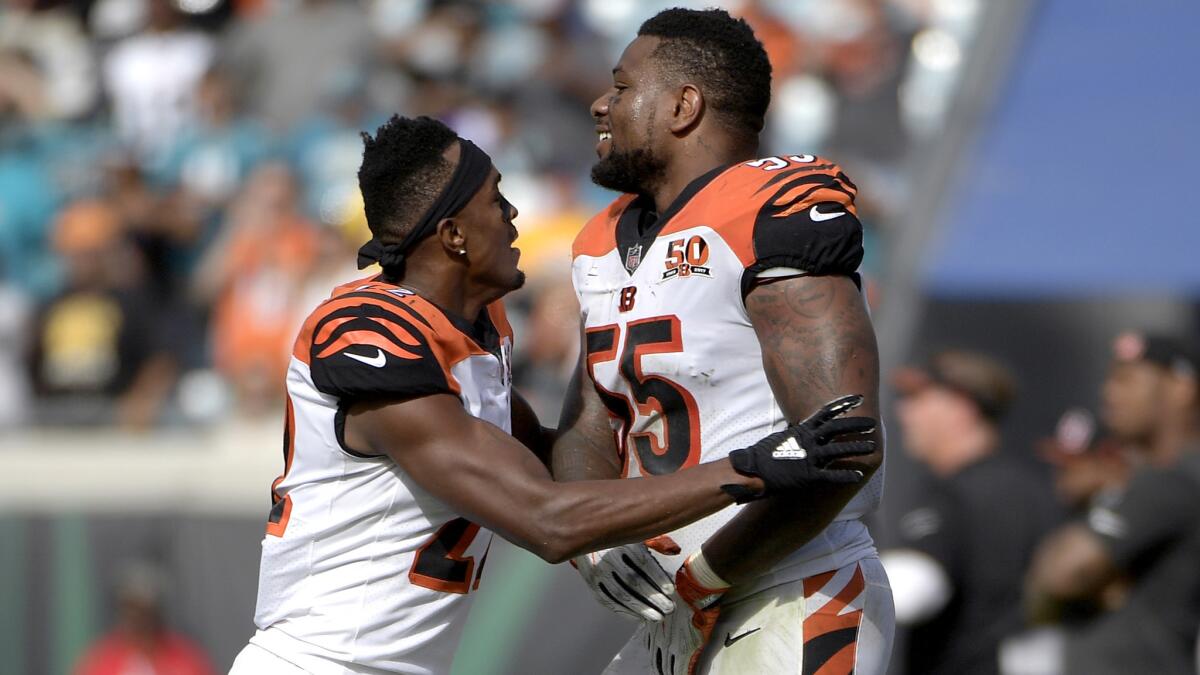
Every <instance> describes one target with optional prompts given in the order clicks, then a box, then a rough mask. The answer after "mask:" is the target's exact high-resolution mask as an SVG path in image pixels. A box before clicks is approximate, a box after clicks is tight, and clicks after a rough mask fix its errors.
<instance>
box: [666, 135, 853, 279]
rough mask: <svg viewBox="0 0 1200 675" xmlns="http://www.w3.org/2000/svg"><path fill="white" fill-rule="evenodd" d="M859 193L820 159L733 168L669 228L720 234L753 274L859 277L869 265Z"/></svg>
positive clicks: (768, 160) (835, 168) (773, 160)
mask: <svg viewBox="0 0 1200 675" xmlns="http://www.w3.org/2000/svg"><path fill="white" fill-rule="evenodd" d="M857 194H858V188H857V187H855V185H854V183H853V182H852V181H851V180H850V178H849V177H847V176H846V174H845V173H844V172H843V171H842V169H841V167H839V166H838V165H837V164H835V163H834V162H832V161H829V160H826V159H824V158H822V157H817V156H815V155H788V156H786V157H766V158H763V159H757V160H754V161H750V162H744V163H742V164H739V165H737V166H733V167H730V168H729V169H727V170H726V171H725V172H723V173H722V174H721V175H720V176H718V177H717V178H716V179H715V180H713V182H712V183H710V184H709V185H708V186H707V187H705V189H704V190H702V191H701V192H700V193H699V194H697V195H696V197H695V198H694V199H693V200H692V201H691V202H690V203H689V204H688V205H687V206H686V207H684V209H683V210H681V211H680V213H679V214H678V215H677V216H676V218H675V220H674V221H673V222H672V223H671V226H670V228H669V229H683V228H684V227H690V226H694V225H695V224H698V223H703V224H707V225H709V226H710V227H712V228H713V229H715V230H716V231H717V232H718V234H720V235H721V238H722V239H724V240H725V242H726V244H727V245H728V246H730V247H731V248H732V249H733V250H734V252H735V253H736V254H737V256H738V258H739V259H740V260H741V262H742V265H744V266H745V267H746V269H747V270H748V271H749V272H756V271H761V270H765V269H769V268H771V267H793V268H797V269H801V270H803V271H805V272H808V273H810V274H847V275H849V274H854V273H855V271H856V270H857V269H858V266H859V264H861V262H862V255H863V250H862V224H861V223H860V222H859V220H858V215H857V210H856V208H855V205H854V199H855V196H856V195H857Z"/></svg>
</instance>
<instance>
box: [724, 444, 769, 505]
mask: <svg viewBox="0 0 1200 675" xmlns="http://www.w3.org/2000/svg"><path fill="white" fill-rule="evenodd" d="M734 452H735V453H736V452H744V451H739V450H735V451H734ZM734 459H735V458H734V454H733V453H730V456H729V459H728V460H726V461H728V462H729V472H728V473H729V477H728V478H727V479H726V481H725V482H724V483H722V485H721V489H722V490H723V491H724V492H725V493H726V494H728V495H729V496H730V497H732V498H733V501H734V503H736V504H745V503H746V502H752V501H754V500H756V499H761V498H762V497H765V496H766V495H767V483H766V481H764V480H763V479H762V478H760V477H759V476H756V475H754V474H753V473H749V472H743V471H740V470H738V468H737V464H736V462H735V461H734Z"/></svg>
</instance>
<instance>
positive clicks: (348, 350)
mask: <svg viewBox="0 0 1200 675" xmlns="http://www.w3.org/2000/svg"><path fill="white" fill-rule="evenodd" d="M511 349H512V331H511V328H510V327H509V325H508V322H507V320H506V319H505V315H504V308H503V306H502V305H501V304H500V303H499V302H496V303H493V304H492V305H491V306H489V307H488V308H487V311H486V312H483V313H481V315H480V317H479V319H478V321H476V323H475V324H474V325H470V324H468V323H467V322H464V321H462V320H460V319H457V318H455V317H452V316H449V315H447V314H445V313H443V312H442V311H441V310H440V309H439V308H438V307H437V306H436V305H434V304H432V303H430V302H428V301H427V300H425V299H423V298H421V297H420V296H418V295H416V294H414V293H412V292H411V291H409V290H406V289H404V288H403V287H401V286H396V285H393V284H389V283H385V282H384V281H382V280H380V279H377V278H376V279H364V280H361V281H357V282H354V283H352V284H347V285H345V286H342V287H339V288H338V289H337V290H335V291H334V293H333V295H332V296H331V297H330V298H329V300H327V301H325V302H324V303H323V304H321V305H320V306H319V307H318V308H317V309H316V310H315V311H314V312H313V313H312V314H311V315H310V316H309V318H308V319H307V320H306V321H305V323H304V326H303V328H302V329H301V332H300V335H299V337H298V338H297V340H296V344H295V348H294V350H293V355H292V359H291V365H290V366H289V368H288V373H287V422H286V431H285V434H284V457H285V460H284V462H285V464H284V466H285V468H284V473H283V475H282V476H280V477H279V479H278V480H276V481H275V483H274V485H273V486H272V500H273V504H274V506H273V508H272V509H271V514H270V518H269V521H268V523H267V534H266V537H265V538H264V539H263V544H262V546H263V552H262V564H261V567H260V571H259V585H258V607H257V610H256V612H255V623H256V624H257V626H258V628H259V629H260V630H259V632H258V633H257V634H256V635H255V636H254V638H252V639H251V642H253V643H254V644H257V645H259V646H261V647H263V648H265V649H267V650H269V651H272V652H274V653H276V654H277V655H279V656H281V657H283V658H286V659H288V660H290V661H292V662H293V663H296V664H297V665H299V666H301V667H303V668H305V669H306V670H309V671H311V672H313V673H316V674H317V675H323V674H325V673H330V674H333V673H338V674H340V673H350V672H354V673H361V672H389V673H445V672H448V671H449V669H450V664H451V661H452V660H453V656H454V650H455V647H456V646H457V643H458V638H459V636H460V634H461V631H462V627H463V623H464V621H465V619H466V616H467V610H468V605H469V603H470V597H471V593H472V592H474V591H475V590H476V589H477V588H478V587H479V580H480V575H481V573H482V572H483V567H484V562H485V561H486V559H487V552H488V547H489V545H490V544H491V540H492V533H491V532H490V531H488V530H485V529H481V528H480V527H479V526H478V525H476V524H474V523H471V522H469V521H468V520H466V519H464V518H462V517H461V516H460V515H459V514H457V513H455V512H454V511H453V509H451V508H450V507H449V506H447V505H446V504H444V503H443V502H441V501H440V500H438V499H437V498H436V497H434V496H433V495H431V494H430V493H428V492H427V491H425V490H424V489H423V488H422V487H421V486H420V485H418V484H417V483H416V482H414V481H413V479H412V478H411V477H409V476H408V475H407V474H406V473H405V472H404V471H403V470H401V469H400V467H399V466H397V465H396V463H395V462H394V461H392V459H391V458H389V457H387V456H368V455H365V454H363V453H361V452H359V451H358V449H355V448H350V447H347V446H346V443H345V438H344V433H343V431H344V424H345V415H346V411H347V409H348V408H349V406H350V405H351V404H353V403H354V402H356V401H364V400H386V399H395V398H405V397H408V398H411V397H416V396H424V395H430V394H436V393H449V394H452V395H455V396H457V397H459V398H460V399H461V400H462V402H463V406H464V407H465V408H466V409H467V411H468V412H469V413H470V414H471V415H474V416H475V417H478V418H480V419H483V420H486V421H488V422H491V423H492V424H495V425H496V426H498V427H500V428H501V429H504V430H505V431H510V430H511V414H510V372H511V370H510V364H509V357H510V354H511Z"/></svg>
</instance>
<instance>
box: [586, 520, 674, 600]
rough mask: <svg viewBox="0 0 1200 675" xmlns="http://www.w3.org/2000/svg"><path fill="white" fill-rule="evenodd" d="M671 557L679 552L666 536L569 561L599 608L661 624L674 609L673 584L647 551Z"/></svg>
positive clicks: (669, 576) (587, 554) (588, 554)
mask: <svg viewBox="0 0 1200 675" xmlns="http://www.w3.org/2000/svg"><path fill="white" fill-rule="evenodd" d="M647 545H649V546H653V547H654V550H656V551H659V552H660V553H666V554H669V555H674V554H677V553H678V552H679V547H678V546H677V545H676V544H675V542H673V541H671V540H670V539H669V538H667V537H655V538H654V539H650V540H648V541H647V542H646V543H644V544H627V545H625V546H618V547H616V548H610V549H606V550H603V551H595V552H593V553H586V554H584V555H581V556H579V557H577V558H575V559H573V560H572V561H571V564H572V565H574V566H575V568H576V569H578V570H579V574H580V576H582V577H583V580H584V582H586V583H587V585H588V588H590V589H592V595H595V596H596V600H598V601H599V602H600V604H601V605H603V606H605V607H607V608H608V609H610V610H612V611H613V612H615V613H617V614H620V615H622V616H627V617H629V618H632V619H638V620H641V621H662V620H663V618H664V617H666V616H667V615H668V614H670V613H671V612H673V611H674V610H675V602H674V601H673V600H672V599H671V597H672V595H673V594H674V593H675V584H674V583H673V582H672V581H671V575H669V574H667V572H666V570H664V569H663V568H662V565H659V564H658V561H657V560H655V559H654V556H653V555H651V553H650V548H649V547H648V546H647Z"/></svg>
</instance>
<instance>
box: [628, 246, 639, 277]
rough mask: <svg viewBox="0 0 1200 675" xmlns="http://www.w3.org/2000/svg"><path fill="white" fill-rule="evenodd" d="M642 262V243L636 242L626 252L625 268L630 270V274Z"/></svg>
mask: <svg viewBox="0 0 1200 675" xmlns="http://www.w3.org/2000/svg"><path fill="white" fill-rule="evenodd" d="M641 263H642V245H641V244H636V245H634V246H630V247H629V249H628V250H627V251H626V252H625V269H627V270H629V273H630V274H633V271H634V270H635V269H637V266H638V265H640V264H641Z"/></svg>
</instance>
